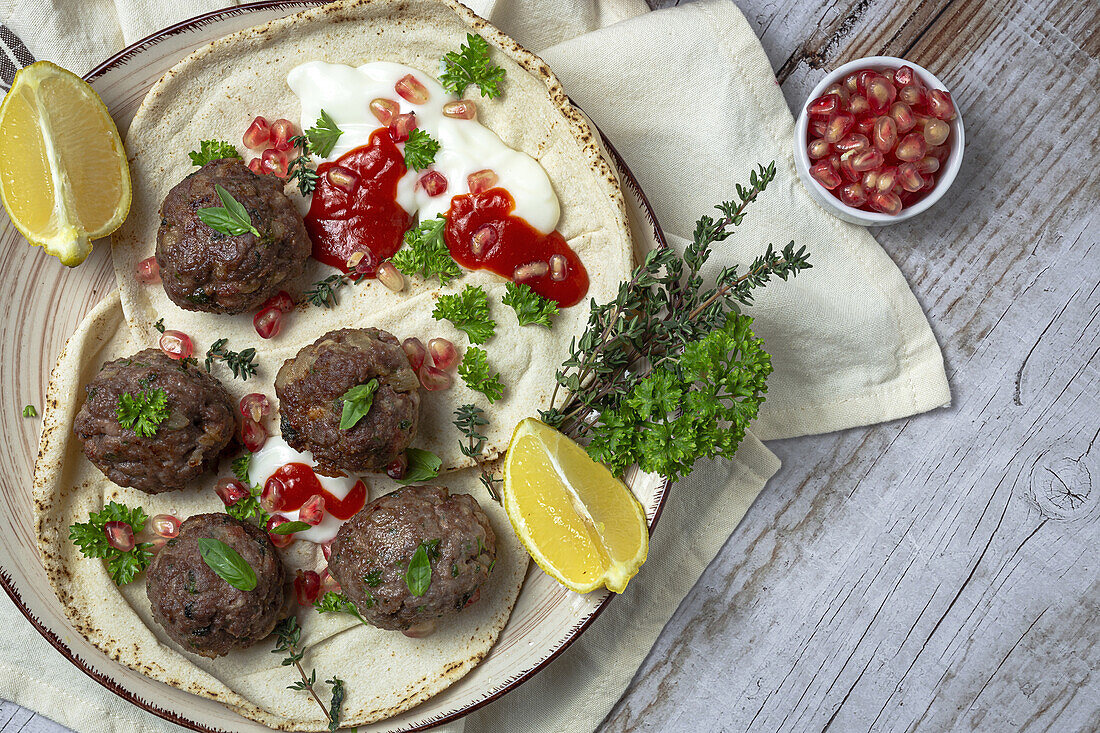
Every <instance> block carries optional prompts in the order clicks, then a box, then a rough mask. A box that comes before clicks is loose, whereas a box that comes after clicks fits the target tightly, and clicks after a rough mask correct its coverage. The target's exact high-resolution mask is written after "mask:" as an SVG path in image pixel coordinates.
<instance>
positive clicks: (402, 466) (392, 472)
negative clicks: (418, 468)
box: [386, 453, 409, 481]
mask: <svg viewBox="0 0 1100 733" xmlns="http://www.w3.org/2000/svg"><path fill="white" fill-rule="evenodd" d="M408 470H409V457H408V455H406V454H404V453H402V454H401V455H400V456H398V457H397V458H394V459H393V461H391V462H390V465H388V466H386V475H387V476H389V477H390V478H392V479H393V480H394V481H400V480H401V479H403V478H405V473H406V472H407V471H408Z"/></svg>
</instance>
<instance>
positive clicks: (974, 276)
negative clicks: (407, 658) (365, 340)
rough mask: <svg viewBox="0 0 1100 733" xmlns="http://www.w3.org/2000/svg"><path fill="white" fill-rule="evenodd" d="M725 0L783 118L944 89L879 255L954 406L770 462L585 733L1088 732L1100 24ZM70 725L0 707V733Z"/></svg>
mask: <svg viewBox="0 0 1100 733" xmlns="http://www.w3.org/2000/svg"><path fill="white" fill-rule="evenodd" d="M738 3H739V5H740V7H741V8H742V10H743V11H744V12H745V14H746V16H747V17H748V19H749V22H750V23H751V24H752V26H753V28H754V29H755V30H756V31H757V33H758V35H759V36H760V38H761V39H762V41H763V44H764V48H765V50H766V51H767V53H768V56H769V57H770V59H771V61H772V65H773V67H774V68H775V69H776V70H777V74H778V77H779V81H780V82H781V83H782V85H783V90H784V92H785V94H786V97H787V101H788V103H789V104H790V105H791V107H792V109H796V108H797V106H798V105H800V104H801V103H802V102H803V100H804V98H805V96H806V94H807V93H808V92H809V91H810V89H811V88H812V87H813V85H814V84H815V83H816V82H817V80H818V79H820V77H821V76H822V75H823V73H824V71H825V70H827V69H830V68H833V67H835V66H837V65H839V64H841V63H843V62H845V61H848V60H850V59H855V58H859V57H861V56H870V55H877V54H886V55H891V56H904V57H906V58H908V59H912V60H913V61H915V62H917V63H919V64H921V65H922V66H925V67H926V68H928V69H929V70H931V71H932V72H933V73H934V74H936V75H937V76H938V77H939V78H940V79H942V80H943V81H944V83H945V84H946V85H947V86H948V87H949V88H950V89H951V90H952V93H953V95H954V97H955V99H956V101H957V102H958V104H959V106H960V108H961V109H962V111H963V115H964V118H965V120H966V132H967V147H966V157H965V161H964V163H963V169H962V172H961V174H960V175H959V178H958V179H957V180H956V182H955V184H954V187H953V188H952V190H951V192H950V193H949V194H948V196H947V198H945V199H944V200H943V201H942V202H940V203H939V204H938V205H937V206H936V207H935V208H933V209H932V210H931V211H929V212H928V213H926V214H924V215H922V216H920V217H917V218H916V219H913V220H911V221H909V222H905V223H902V224H898V225H895V226H892V227H888V228H885V229H881V230H878V231H877V232H876V233H875V234H876V237H877V238H878V241H879V242H880V243H881V244H882V246H883V247H884V248H885V249H886V251H887V252H888V253H889V254H890V255H891V256H892V257H893V258H894V260H895V261H896V262H897V263H898V265H899V266H900V268H901V270H902V272H903V273H905V275H906V277H907V278H908V279H909V282H910V284H911V285H912V287H913V289H914V291H915V292H916V294H917V297H918V298H919V299H920V302H921V304H922V305H923V306H924V308H925V310H926V312H927V313H928V315H929V318H930V320H931V322H932V328H933V330H934V331H935V332H936V335H937V337H938V338H939V341H940V344H941V345H942V346H943V350H944V354H945V357H946V362H947V373H948V377H949V378H950V380H951V387H952V391H953V394H954V404H953V405H952V407H950V408H948V409H943V410H938V411H936V412H933V413H929V414H925V415H921V416H918V417H914V418H910V419H908V420H899V421H896V422H892V423H887V424H883V425H877V426H873V427H869V428H862V429H854V430H847V431H844V432H841V433H835V434H831V435H820V436H812V437H806V438H798V439H793V440H785V441H777V442H772V443H770V444H769V447H770V448H771V449H772V450H773V451H775V452H776V453H777V454H778V455H779V457H780V458H781V459H782V460H783V468H782V469H781V470H780V471H779V473H778V474H777V475H776V476H775V477H774V478H773V479H772V480H771V481H770V482H769V483H768V485H767V487H765V489H764V491H763V493H762V494H761V495H760V497H759V498H758V499H757V501H756V503H755V504H754V505H753V507H752V509H751V510H750V511H749V513H748V515H747V516H746V517H745V519H744V521H743V522H742V523H741V525H740V527H739V528H738V530H737V531H736V532H735V533H734V535H733V536H732V537H731V538H730V540H729V542H728V543H727V544H726V546H725V548H724V549H723V550H722V552H721V553H720V554H719V556H718V558H717V559H716V560H715V561H714V563H713V564H712V565H711V567H710V568H709V569H708V570H707V572H706V573H705V574H704V575H703V577H702V578H701V579H700V581H699V583H698V584H697V585H696V586H695V588H694V589H693V590H692V592H691V593H690V594H689V595H688V597H687V598H686V599H685V600H684V602H683V604H682V605H681V607H680V609H679V610H678V611H677V613H676V615H675V616H674V617H673V619H672V621H671V622H670V623H669V625H668V627H667V628H666V629H665V631H664V633H663V634H662V635H661V638H660V640H659V641H658V643H657V645H656V647H655V648H654V649H653V651H652V653H651V654H650V655H649V658H648V659H647V660H646V663H645V664H644V666H643V667H642V668H641V670H640V671H639V672H638V675H637V677H636V678H635V679H634V681H633V683H632V684H631V687H630V690H629V691H628V692H627V694H626V695H625V697H624V698H623V699H622V700H621V701H620V702H619V704H618V705H617V706H616V707H615V709H614V710H613V711H612V713H611V715H610V716H609V717H608V719H607V720H606V721H605V722H604V724H603V726H602V727H601V730H603V731H607V732H610V731H642V730H645V731H650V730H652V731H681V730H684V731H688V730H690V731H743V730H752V731H780V730H784V731H787V730H790V731H803V730H814V731H818V730H820V731H824V730H826V729H829V730H834V731H845V732H847V731H870V730H876V731H887V730H889V731H908V730H922V731H943V730H949V729H962V730H982V731H1024V730H1027V731H1032V730H1034V731H1038V730H1051V731H1059V732H1061V731H1097V730H1100V558H1098V550H1100V521H1098V520H1100V441H1098V438H1100V211H1098V209H1100V174H1098V166H1100V125H1098V124H1097V109H1098V107H1100V91H1098V90H1100V2H1096V0H1062V2H1036V1H1034V0H926V1H924V2H920V1H919V0H738ZM653 4H654V5H656V6H667V5H672V4H675V3H674V2H672V1H671V0H655V1H654V2H653ZM63 730H64V729H63V728H61V727H60V726H57V725H56V724H54V723H52V722H50V721H49V720H47V719H45V718H41V717H39V716H35V715H33V714H32V713H30V712H29V711H26V710H23V709H20V708H19V707H18V706H15V705H13V704H11V703H2V704H0V733H13V732H14V731H22V732H23V733H57V732H59V731H63Z"/></svg>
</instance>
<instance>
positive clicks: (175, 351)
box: [160, 330, 195, 359]
mask: <svg viewBox="0 0 1100 733" xmlns="http://www.w3.org/2000/svg"><path fill="white" fill-rule="evenodd" d="M160 350H161V351H163V352H164V353H165V354H167V355H168V358H169V359H186V358H187V357H189V356H191V354H193V353H194V352H195V346H194V344H192V343H191V337H190V336H188V335H187V334H185V333H184V332H183V331H173V330H168V331H165V332H164V333H162V334H161V335H160Z"/></svg>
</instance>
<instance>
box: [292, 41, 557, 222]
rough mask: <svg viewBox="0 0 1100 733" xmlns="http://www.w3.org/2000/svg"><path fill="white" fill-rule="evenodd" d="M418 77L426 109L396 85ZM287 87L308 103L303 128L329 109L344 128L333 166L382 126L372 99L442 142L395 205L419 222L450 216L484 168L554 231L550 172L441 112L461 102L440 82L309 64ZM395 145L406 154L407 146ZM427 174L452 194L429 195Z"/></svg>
mask: <svg viewBox="0 0 1100 733" xmlns="http://www.w3.org/2000/svg"><path fill="white" fill-rule="evenodd" d="M406 74H412V75H413V76H414V77H415V78H416V79H417V80H418V81H419V82H420V83H421V84H423V85H424V86H425V88H427V90H428V93H429V97H428V101H427V102H426V103H425V104H413V103H411V102H409V101H408V100H406V99H404V98H402V97H401V96H400V95H399V94H398V93H397V92H396V91H394V85H395V84H396V83H397V81H398V80H399V79H401V78H402V77H403V76H405V75H406ZM287 84H289V85H290V88H291V90H292V91H293V92H294V93H295V94H296V95H298V98H299V99H300V100H301V103H302V118H301V127H302V129H303V130H306V129H308V128H310V127H313V126H314V124H315V123H316V121H317V119H318V118H319V117H320V116H321V110H322V109H323V110H325V111H326V112H327V113H328V114H329V116H330V117H332V119H333V120H334V121H335V122H336V125H337V126H338V127H339V128H340V129H341V130H343V134H342V135H340V138H339V139H338V140H337V141H336V146H335V147H334V148H333V149H332V152H331V153H330V154H329V156H328V157H327V158H324V159H323V160H326V161H332V160H336V159H337V158H339V157H340V156H341V155H343V154H344V153H346V152H348V151H349V150H352V149H353V148H357V147H359V146H361V145H366V144H367V142H368V141H369V140H370V135H371V133H372V132H374V131H375V130H377V129H378V128H380V127H382V125H381V124H380V123H379V122H378V120H377V118H375V116H374V115H373V114H372V113H371V111H370V102H371V100H372V99H378V98H383V99H389V100H392V101H394V102H396V103H397V104H398V105H399V106H400V108H401V113H402V114H404V113H406V112H415V113H416V119H417V127H419V128H420V129H422V130H425V131H426V132H428V133H429V134H430V135H431V136H432V137H433V138H435V139H436V140H437V141H439V144H440V148H439V152H438V153H437V154H436V156H435V163H434V164H432V166H431V167H430V168H428V169H425V170H421V171H414V170H410V171H408V172H407V173H406V174H405V175H404V176H403V177H402V178H401V181H400V182H399V183H398V185H397V202H398V203H399V204H400V205H401V208H403V209H405V211H406V212H408V213H410V214H414V213H419V215H420V220H421V221H424V220H426V219H431V218H433V217H435V216H436V215H437V214H444V213H446V212H447V210H448V209H450V208H451V197H453V196H458V195H460V194H464V193H469V192H470V189H469V186H468V185H467V182H466V178H467V176H469V175H470V174H471V173H475V172H477V171H480V170H484V169H486V168H488V169H490V170H492V171H493V172H494V173H496V174H497V176H498V177H499V179H500V180H499V183H498V184H497V185H499V186H500V187H501V188H504V189H505V190H506V191H508V193H510V194H511V195H512V198H513V199H514V200H515V202H516V208H515V211H513V212H512V213H513V214H514V215H515V216H518V217H521V218H522V219H525V220H526V221H527V223H528V224H530V225H531V226H532V227H534V228H535V229H537V230H539V231H540V232H542V233H543V234H549V233H550V232H552V231H554V228H555V227H556V226H557V225H558V218H559V216H560V214H561V209H560V206H559V204H558V197H557V196H556V195H555V194H554V187H553V186H552V185H551V184H550V179H549V177H547V175H546V171H544V170H543V169H542V166H540V165H539V164H538V161H536V160H535V159H534V158H532V157H531V156H529V155H527V154H526V153H522V152H519V151H517V150H513V149H512V148H510V147H508V146H507V145H505V144H504V142H503V141H501V139H500V138H499V137H497V136H496V133H494V132H493V131H492V130H490V129H489V128H487V127H485V126H484V125H482V124H481V123H480V122H478V121H477V120H476V119H473V120H460V119H455V118H453V117H447V116H445V115H444V114H443V105H444V104H446V103H447V102H451V101H454V100H456V99H457V97H455V96H454V95H453V94H451V93H450V92H448V91H447V90H445V89H444V88H443V87H442V86H440V85H439V82H437V81H436V80H435V79H433V78H431V77H430V76H428V75H427V74H425V73H423V72H421V71H417V70H416V69H413V68H411V67H409V66H405V65H404V64H395V63H391V62H388V61H373V62H371V63H368V64H363V65H362V66H360V67H358V68H355V67H351V66H347V65H344V64H329V63H325V62H323V61H310V62H308V63H305V64H302V65H300V66H296V67H295V68H294V69H292V70H291V72H290V74H289V75H287ZM397 147H398V148H399V149H400V150H401V151H402V152H404V149H405V144H404V143H398V144H397ZM427 170H436V171H439V172H440V173H442V174H443V175H444V177H446V179H447V190H446V191H444V192H443V193H441V194H439V195H438V196H428V194H427V192H425V191H424V190H423V188H422V187H418V186H417V185H416V182H417V180H419V178H420V177H421V176H422V175H424V173H425V172H427Z"/></svg>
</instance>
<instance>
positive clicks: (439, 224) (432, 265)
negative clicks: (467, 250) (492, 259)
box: [390, 214, 462, 285]
mask: <svg viewBox="0 0 1100 733" xmlns="http://www.w3.org/2000/svg"><path fill="white" fill-rule="evenodd" d="M446 225H447V219H446V218H445V217H444V216H443V214H438V215H436V217H435V218H434V219H428V220H427V221H422V222H420V223H419V224H417V225H416V226H415V227H413V228H411V229H409V230H408V231H407V232H405V246H404V248H402V249H401V250H398V252H397V254H395V255H394V256H393V257H392V258H390V261H391V262H393V264H394V267H396V268H397V269H398V270H400V271H401V272H403V273H405V274H406V275H419V276H420V277H422V278H424V279H425V280H427V279H429V278H432V277H435V278H438V280H439V284H440V285H446V284H447V283H449V282H450V281H451V280H452V279H453V278H456V277H461V276H462V268H460V267H459V266H458V263H457V262H455V261H454V259H453V258H452V257H451V252H450V250H448V249H447V243H446V241H444V239H443V230H444V227H445V226H446Z"/></svg>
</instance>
